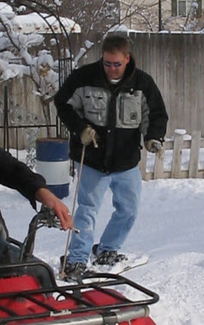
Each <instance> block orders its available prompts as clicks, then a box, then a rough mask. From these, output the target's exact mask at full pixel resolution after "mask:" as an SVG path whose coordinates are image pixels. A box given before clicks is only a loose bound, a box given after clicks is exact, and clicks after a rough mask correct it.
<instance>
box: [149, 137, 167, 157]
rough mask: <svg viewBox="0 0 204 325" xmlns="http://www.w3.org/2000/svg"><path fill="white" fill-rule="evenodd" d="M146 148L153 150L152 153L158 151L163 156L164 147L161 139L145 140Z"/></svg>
mask: <svg viewBox="0 0 204 325" xmlns="http://www.w3.org/2000/svg"><path fill="white" fill-rule="evenodd" d="M145 148H146V149H147V151H149V152H152V153H158V154H159V157H161V156H162V153H163V147H162V144H161V142H160V141H158V140H154V139H152V140H148V141H146V142H145Z"/></svg>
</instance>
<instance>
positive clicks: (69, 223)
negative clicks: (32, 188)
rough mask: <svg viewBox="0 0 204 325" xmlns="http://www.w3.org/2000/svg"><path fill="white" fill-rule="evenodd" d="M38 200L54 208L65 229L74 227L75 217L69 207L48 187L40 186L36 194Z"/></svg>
mask: <svg viewBox="0 0 204 325" xmlns="http://www.w3.org/2000/svg"><path fill="white" fill-rule="evenodd" d="M35 198H36V200H37V201H39V202H41V203H42V204H43V205H46V206H47V207H50V208H52V209H53V210H54V211H55V213H56V216H57V217H58V218H59V220H60V222H61V225H62V228H63V229H64V230H67V229H68V228H69V229H73V228H74V225H73V219H72V216H71V214H70V212H69V209H68V207H67V206H66V205H65V204H64V203H63V202H62V201H61V200H60V199H59V198H58V197H56V196H55V195H54V194H53V193H52V192H51V191H50V190H48V189H47V188H40V189H39V190H38V191H37V192H36V195H35Z"/></svg>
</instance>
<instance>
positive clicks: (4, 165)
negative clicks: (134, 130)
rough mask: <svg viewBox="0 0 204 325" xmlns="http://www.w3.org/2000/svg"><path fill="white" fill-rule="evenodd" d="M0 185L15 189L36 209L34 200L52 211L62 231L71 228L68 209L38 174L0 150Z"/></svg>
mask: <svg viewBox="0 0 204 325" xmlns="http://www.w3.org/2000/svg"><path fill="white" fill-rule="evenodd" d="M0 183H1V184H2V185H4V186H7V187H9V188H12V189H15V190H17V191H18V192H20V193H21V194H22V195H23V196H24V197H26V198H27V199H28V200H29V201H30V203H31V205H32V207H33V208H34V209H36V200H37V201H39V202H41V203H42V204H44V205H46V206H48V207H51V208H53V209H54V211H55V213H56V215H57V217H58V218H59V219H60V222H61V224H62V227H63V229H67V228H73V223H72V217H71V216H70V214H69V209H68V208H67V207H66V205H65V204H64V203H63V202H62V201H60V200H59V199H58V198H57V197H56V196H55V195H54V194H53V193H52V192H51V191H50V190H49V189H48V188H47V185H46V181H45V179H44V177H43V176H41V175H40V174H37V173H34V172H32V171H31V170H30V169H29V168H28V166H27V165H26V164H24V163H22V162H20V161H18V160H17V159H16V158H14V157H12V155H11V154H10V153H8V152H6V151H4V150H3V149H2V148H0Z"/></svg>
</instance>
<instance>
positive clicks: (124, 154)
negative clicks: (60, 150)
mask: <svg viewBox="0 0 204 325" xmlns="http://www.w3.org/2000/svg"><path fill="white" fill-rule="evenodd" d="M55 105H56V108H57V111H58V115H59V117H60V119H61V121H62V122H63V123H64V124H65V126H66V127H67V128H68V130H69V131H70V157H71V158H72V159H73V160H75V161H78V162H79V161H80V158H81V152H82V144H81V140H80V135H81V133H82V131H83V130H84V128H86V126H87V125H91V126H92V127H93V128H94V129H95V130H96V132H97V134H98V136H99V140H98V148H97V149H96V148H94V146H93V144H92V143H91V144H90V145H89V146H87V147H86V151H85V158H84V163H85V164H86V165H87V166H90V167H92V168H95V169H97V170H100V171H102V172H106V173H111V172H115V171H124V170H127V169H130V168H133V167H135V166H136V165H137V164H138V162H139V160H140V149H141V145H140V143H141V133H143V135H144V140H145V141H146V140H148V139H156V140H160V141H163V138H164V136H165V133H166V124H167V120H168V116H167V113H166V109H165V105H164V102H163V99H162V96H161V94H160V91H159V89H158V88H157V86H156V84H155V82H154V81H153V79H152V77H151V76H149V75H148V74H147V73H145V72H143V71H141V70H139V69H137V68H135V63H134V60H133V58H132V57H131V60H130V62H129V63H128V65H127V67H126V71H125V74H124V76H123V78H122V80H121V81H120V82H119V83H118V84H117V85H112V84H111V83H110V82H109V81H108V79H107V78H106V75H105V72H104V69H103V64H102V59H101V60H99V61H97V62H95V63H92V64H89V65H85V66H83V67H81V68H79V69H78V70H75V71H74V72H73V73H72V74H71V75H70V76H69V77H68V78H67V80H66V81H65V83H64V84H63V86H62V87H61V88H60V89H59V91H58V92H57V94H56V95H55Z"/></svg>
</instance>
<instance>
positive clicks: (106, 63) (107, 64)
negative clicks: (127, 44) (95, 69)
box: [103, 61, 122, 68]
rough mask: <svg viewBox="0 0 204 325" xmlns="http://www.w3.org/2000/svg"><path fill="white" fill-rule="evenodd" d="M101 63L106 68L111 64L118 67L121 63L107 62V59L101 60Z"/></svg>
mask: <svg viewBox="0 0 204 325" xmlns="http://www.w3.org/2000/svg"><path fill="white" fill-rule="evenodd" d="M103 64H104V65H105V67H108V68H110V67H111V66H112V65H113V66H114V68H119V67H121V65H122V63H121V62H109V61H103Z"/></svg>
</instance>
